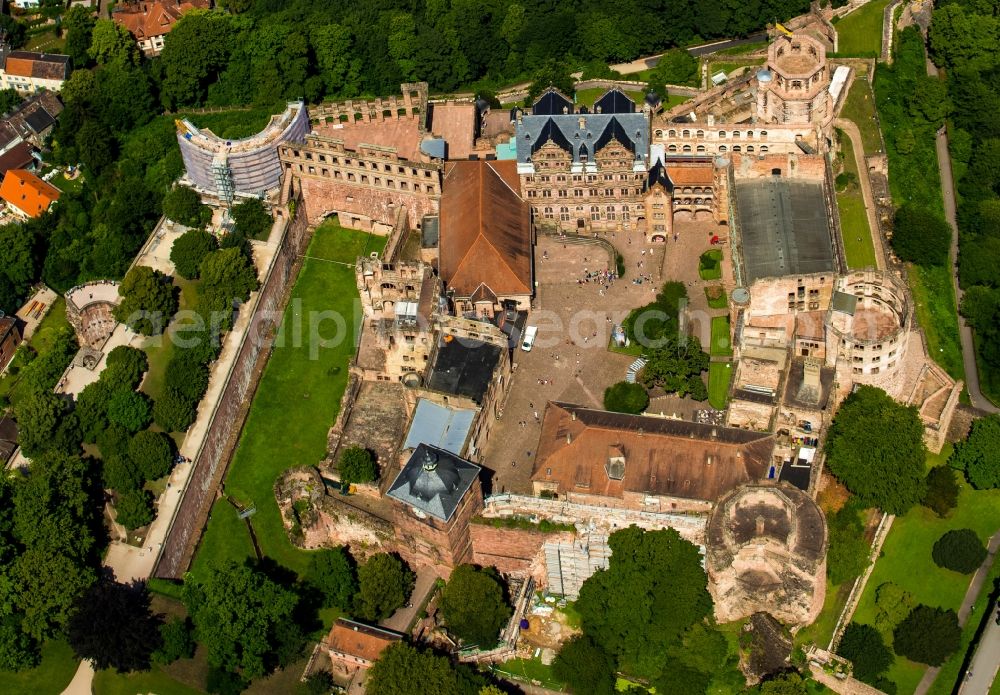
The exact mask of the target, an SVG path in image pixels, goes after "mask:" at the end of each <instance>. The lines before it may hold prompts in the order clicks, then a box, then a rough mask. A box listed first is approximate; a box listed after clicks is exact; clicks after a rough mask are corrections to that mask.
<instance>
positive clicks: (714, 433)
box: [712, 427, 719, 439]
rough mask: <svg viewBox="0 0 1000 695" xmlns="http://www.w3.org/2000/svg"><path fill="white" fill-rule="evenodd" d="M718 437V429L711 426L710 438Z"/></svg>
mask: <svg viewBox="0 0 1000 695" xmlns="http://www.w3.org/2000/svg"><path fill="white" fill-rule="evenodd" d="M718 438H719V430H717V429H715V428H714V427H713V428H712V439H718Z"/></svg>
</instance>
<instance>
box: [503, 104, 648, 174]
mask: <svg viewBox="0 0 1000 695" xmlns="http://www.w3.org/2000/svg"><path fill="white" fill-rule="evenodd" d="M581 121H583V127H582V128H581V127H580V122H581ZM612 135H614V136H615V137H616V138H619V141H620V142H621V143H622V144H623V145H624V146H625V147H627V148H628V149H629V150H630V151H631V152H632V153H633V154H635V159H636V163H637V164H641V165H642V166H643V168H645V167H646V161H647V160H648V158H649V119H648V117H647V116H646V114H644V113H582V112H581V113H575V114H570V115H565V116H538V115H530V116H524V117H523V118H522V119H521V122H520V123H518V124H517V138H516V142H517V162H518V164H529V163H530V162H531V155H533V154H534V153H535V152H536V151H537V150H538V148H539V147H541V146H542V145H544V144H545V143H546V142H547V141H548V140H550V139H551V140H552V141H553V142H555V143H556V144H557V145H559V147H561V148H562V149H563V150H565V151H567V152H571V153H572V155H573V161H574V162H577V163H578V162H580V161H581V160H580V154H581V153H585V154H586V155H587V156H588V158H590V159H591V161H593V160H592V158H593V156H594V154H595V153H596V151H597V150H598V149H600V147H603V146H604V145H605V144H606V143H607V141H608V140H610V138H611V136H612Z"/></svg>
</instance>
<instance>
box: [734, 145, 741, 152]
mask: <svg viewBox="0 0 1000 695" xmlns="http://www.w3.org/2000/svg"><path fill="white" fill-rule="evenodd" d="M741 149H742V148H741V147H740V146H739V145H733V152H739V151H740V150H741Z"/></svg>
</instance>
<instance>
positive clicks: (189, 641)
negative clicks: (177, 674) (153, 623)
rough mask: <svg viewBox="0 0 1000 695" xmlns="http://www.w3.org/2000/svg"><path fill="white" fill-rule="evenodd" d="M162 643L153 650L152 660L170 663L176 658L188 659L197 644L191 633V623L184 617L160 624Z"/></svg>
mask: <svg viewBox="0 0 1000 695" xmlns="http://www.w3.org/2000/svg"><path fill="white" fill-rule="evenodd" d="M160 637H161V638H162V640H163V644H162V645H161V646H160V648H159V649H157V650H156V651H155V652H153V661H155V662H156V663H158V664H172V663H173V662H175V661H177V660H178V659H190V658H191V657H193V656H194V650H195V647H196V646H197V645H196V644H195V641H194V636H193V635H192V634H191V623H190V621H188V620H187V619H186V618H174V619H173V620H171V621H170V622H168V623H163V624H162V625H161V626H160Z"/></svg>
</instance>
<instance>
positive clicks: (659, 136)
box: [654, 129, 663, 138]
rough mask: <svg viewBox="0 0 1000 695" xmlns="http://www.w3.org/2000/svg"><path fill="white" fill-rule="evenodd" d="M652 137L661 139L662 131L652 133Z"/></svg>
mask: <svg viewBox="0 0 1000 695" xmlns="http://www.w3.org/2000/svg"><path fill="white" fill-rule="evenodd" d="M654 135H656V137H658V138H662V137H663V131H662V130H659V129H657V130H656V132H655V133H654Z"/></svg>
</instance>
